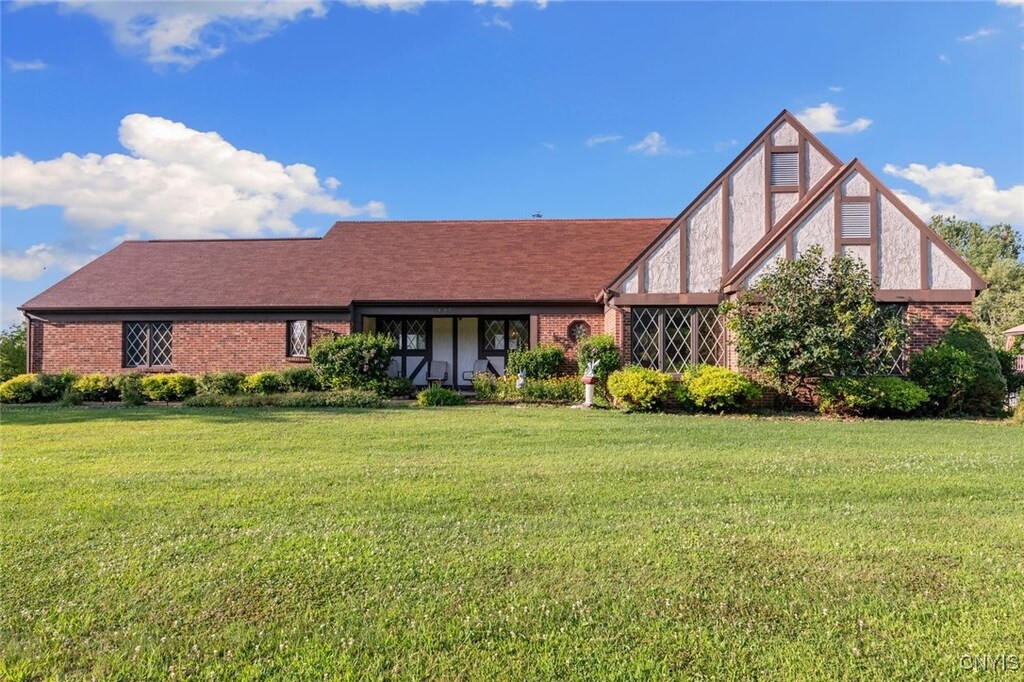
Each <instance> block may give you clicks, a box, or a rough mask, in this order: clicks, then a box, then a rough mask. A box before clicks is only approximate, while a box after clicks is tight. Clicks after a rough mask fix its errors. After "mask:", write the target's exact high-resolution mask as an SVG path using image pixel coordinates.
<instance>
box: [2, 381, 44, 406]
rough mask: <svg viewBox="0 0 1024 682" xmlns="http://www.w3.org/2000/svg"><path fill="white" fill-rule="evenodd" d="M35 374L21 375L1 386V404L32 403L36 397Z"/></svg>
mask: <svg viewBox="0 0 1024 682" xmlns="http://www.w3.org/2000/svg"><path fill="white" fill-rule="evenodd" d="M35 380H36V375H35V374H19V375H18V376H15V377H11V378H10V379H8V380H7V381H5V382H3V383H2V384H0V403H5V404H6V403H30V402H32V399H33V398H34V397H35V390H34V386H35Z"/></svg>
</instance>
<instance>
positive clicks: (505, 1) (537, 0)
mask: <svg viewBox="0 0 1024 682" xmlns="http://www.w3.org/2000/svg"><path fill="white" fill-rule="evenodd" d="M521 1H522V0H473V4H474V5H491V6H492V7H497V8H498V9H508V8H509V7H511V6H512V5H515V4H516V3H521ZM533 4H534V5H536V6H537V9H547V8H548V0H534V2H533Z"/></svg>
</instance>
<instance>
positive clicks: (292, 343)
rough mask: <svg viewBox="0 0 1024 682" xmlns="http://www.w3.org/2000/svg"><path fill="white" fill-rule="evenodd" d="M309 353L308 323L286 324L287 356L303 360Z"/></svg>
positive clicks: (295, 321)
mask: <svg viewBox="0 0 1024 682" xmlns="http://www.w3.org/2000/svg"><path fill="white" fill-rule="evenodd" d="M308 353H309V322H307V321H306V320H292V321H291V322H289V323H288V355H290V356H291V357H297V358H304V357H306V355H307V354H308Z"/></svg>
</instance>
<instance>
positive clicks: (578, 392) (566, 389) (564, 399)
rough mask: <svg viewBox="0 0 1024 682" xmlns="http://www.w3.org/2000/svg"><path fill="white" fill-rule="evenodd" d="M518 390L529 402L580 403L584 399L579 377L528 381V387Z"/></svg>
mask: <svg viewBox="0 0 1024 682" xmlns="http://www.w3.org/2000/svg"><path fill="white" fill-rule="evenodd" d="M512 386H513V387H515V384H512ZM516 390H517V391H518V392H519V393H520V394H521V395H522V398H523V400H525V401H527V402H538V403H579V402H583V397H584V394H583V390H584V389H583V382H582V381H580V378H579V377H578V376H566V377H551V378H549V379H527V380H526V386H524V387H523V388H521V389H516Z"/></svg>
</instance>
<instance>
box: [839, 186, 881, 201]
mask: <svg viewBox="0 0 1024 682" xmlns="http://www.w3.org/2000/svg"><path fill="white" fill-rule="evenodd" d="M874 191H875V188H874V186H872V187H871V189H869V190H868V192H871V193H873V192H874ZM841 196H842V201H843V203H844V204H867V203H871V196H870V194H869V195H868V196H866V197H862V196H856V197H851V196H848V195H846V194H841Z"/></svg>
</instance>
